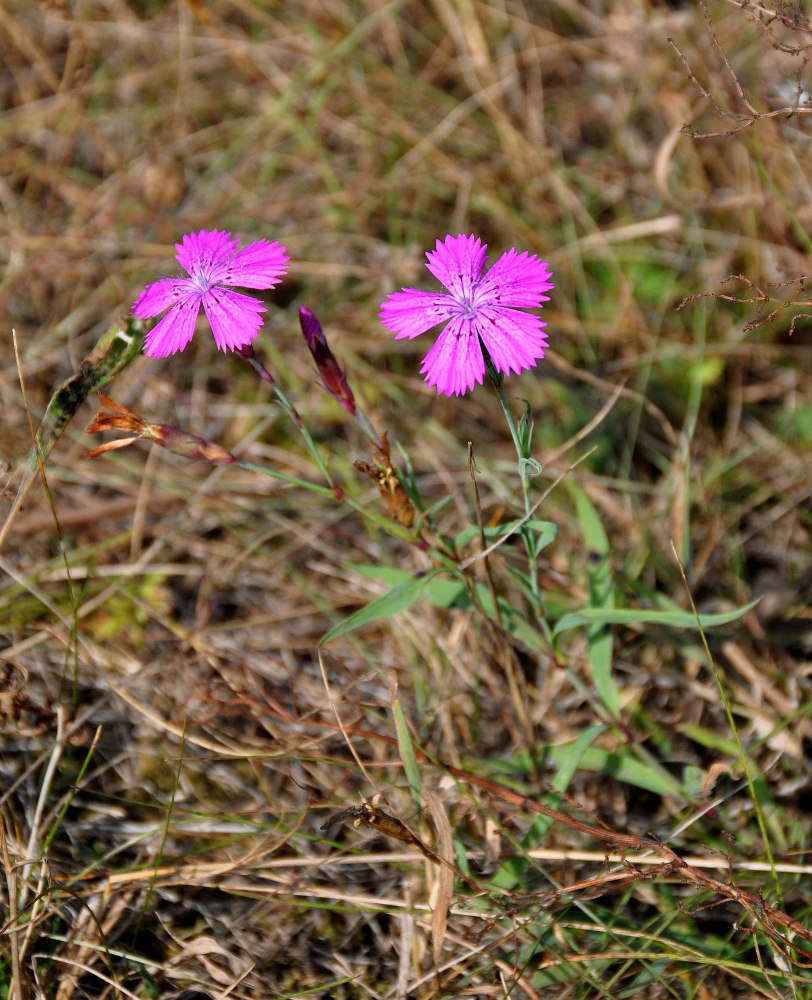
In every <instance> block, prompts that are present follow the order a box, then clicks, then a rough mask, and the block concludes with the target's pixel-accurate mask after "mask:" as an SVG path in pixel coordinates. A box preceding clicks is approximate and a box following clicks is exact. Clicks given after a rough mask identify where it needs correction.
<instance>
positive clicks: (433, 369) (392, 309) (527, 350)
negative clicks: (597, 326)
mask: <svg viewBox="0 0 812 1000" xmlns="http://www.w3.org/2000/svg"><path fill="white" fill-rule="evenodd" d="M487 249H488V248H487V246H484V245H483V244H482V241H481V240H479V239H477V238H475V237H474V236H464V235H459V236H446V238H445V240H444V241H443V242H440V240H437V248H436V250H434V251H429V252H428V253H427V254H426V257H427V258H428V263H427V264H426V267H427V268H428V269H429V271H431V273H432V274H433V275H434V277H435V278H437V280H438V281H439V282H441V284H443V285H444V286H445V288H447V289H448V292H423V291H420V290H419V289H417V288H404V289H402V290H401V291H399V292H394V293H393V294H392V295H390V296H389V297H388V298H387V299H386V301H385V302H384V303H383V305H382V306H381V310H380V313H379V317H380V320H381V323H383V325H384V326H385V327H386V329H387V330H391V331H392V332H393V333H394V334H395V339H396V340H399V339H401V338H402V337H408V338H409V339H411V338H412V337H417V336H419V335H420V334H421V333H425V332H426V331H427V330H430V329H431V328H432V327H433V326H436V325H437V324H438V323H445V324H446V325H445V326H444V327H443V329H442V331H441V332H440V336H439V337H438V338H437V340H436V341H435V343H434V346H433V347H432V349H431V350H430V351H429V353H428V354H427V355H426V356H425V358H424V359H423V364H422V365H421V368H420V371H421V372H422V373H423V374H424V375H425V376H426V382H428V384H429V385H436V386H437V392H438V393H444V394H445V395H446V396H461V395H462V394H463V393H465V392H467V391H468V390H469V389H472V388H473V387H474V384H475V383H477V384H479V385H481V384H482V378H483V376H484V374H485V358H484V355H483V353H482V348H483V346H484V348H485V350H486V351H487V352H488V354H489V355H490V358H491V360H492V361H493V364H494V367H495V368H496V369H497V371H500V372H503V373H504V374H505V375H509V374H510V372H512V371H515V372H520V371H521V370H522V369H523V368H533V367H534V366H535V364H536V361H538V359H539V358H543V357H544V348H545V346H546V344H547V334H546V333H545V332H544V327H545V326H546V325H547V324H546V323H543V322H542V321H541V320H540V319H539V318H538V316H535V315H533V313H525V312H520V311H519V310H521V309H538V308H539V307H540V306H541V304H542V302H547V301H548V300H549V296H548V295H544V294H543V293H544V292H547V291H549V290H550V289H551V288H552V287H553V283H552V282H551V281H550V280H549V279H550V278H551V277H552V271H551V270H550V268H549V266H548V265H547V264H546V263H544V262H543V261H540V260H539V259H538V257H535V256H533V255H532V254H530V253H528V252H527V251H525V252H524V253H517V252H516V250H515V249H511V250H508V251H507V253H503V254H502V256H501V257H500V258H499V260H497V261H496V263H495V264H494V265H493V267H492V268H491V269H490V270H489V271H488V272H487V274H485V275H483V273H482V269H483V267H484V266H485V261H486V260H487V255H486V250H487Z"/></svg>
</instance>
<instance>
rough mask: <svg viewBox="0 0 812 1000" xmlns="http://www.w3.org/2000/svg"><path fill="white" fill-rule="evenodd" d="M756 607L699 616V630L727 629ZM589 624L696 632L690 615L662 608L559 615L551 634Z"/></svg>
mask: <svg viewBox="0 0 812 1000" xmlns="http://www.w3.org/2000/svg"><path fill="white" fill-rule="evenodd" d="M757 604H758V599H756V600H755V601H750V602H749V603H748V604H744V605H742V607H740V608H734V609H733V610H732V611H720V612H717V613H715V614H707V615H699V624H700V625H701V626H702V628H714V627H716V626H718V625H728V624H729V623H730V622H734V621H736V619H737V618H741V616H742V615H744V614H746V613H747V612H748V611H750V610H751V609H752V608H754V607H755V606H756V605H757ZM592 622H601V623H605V624H610V625H664V626H666V627H668V628H696V626H697V619H696V616H695V615H694V614H693V612H692V611H664V610H663V609H662V608H612V609H607V608H581V610H580V611H571V612H569V614H566V615H563V616H562V617H561V618H559V620H558V621H557V622H556V625H555V628H554V629H553V634H554V635H557V634H558V633H559V632H564V631H566V630H567V629H569V628H577V627H578V626H580V625H587V624H590V623H592Z"/></svg>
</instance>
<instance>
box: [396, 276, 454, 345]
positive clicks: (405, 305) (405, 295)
mask: <svg viewBox="0 0 812 1000" xmlns="http://www.w3.org/2000/svg"><path fill="white" fill-rule="evenodd" d="M456 312H459V307H458V305H457V303H456V302H455V301H454V300H453V299H452V298H451V296H450V295H444V294H440V295H438V294H435V293H433V292H421V291H420V290H419V289H417V288H404V289H402V290H401V291H400V292H393V293H392V294H391V295H390V296H389V297H388V298H387V299H386V301H385V302H384V303H383V304H382V305H381V309H380V312H379V313H378V317H379V319H380V321H381V323H382V324H383V325H384V326H385V327H386V329H387V330H391V331H392V332H393V333H394V334H395V340H400V339H401V338H403V337H408V338H409V339H410V340H411V339H412V337H418V336H419V335H420V334H421V333H425V332H426V330H430V329H431V328H432V327H433V326H436V325H437V324H438V323H442V322H444V321H445V320H447V319H448V318H449V317H450V316H452V315H454V313H456Z"/></svg>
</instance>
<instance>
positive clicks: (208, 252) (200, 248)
mask: <svg viewBox="0 0 812 1000" xmlns="http://www.w3.org/2000/svg"><path fill="white" fill-rule="evenodd" d="M239 243H240V241H239V238H237V237H232V235H231V233H226V232H224V231H222V230H219V229H212V230H211V231H210V232H209V231H207V230H205V229H201V230H200V232H199V233H187V234H186V235H185V236H184V237H183V239H182V240H181V242H180V243H176V244H175V249H176V250H177V253H176V254H175V259H176V260H177V262H178V263H179V264H180V266H181V267H182V268H184V269H185V270H186V271H188V272H189V274H191V275H204V276H206V277H208V272H209V271H210V270H211V268H212V267H214V266H215V265H217V264H222V263H223V262H225V261H227V260H228V259H229V258H230V257H233V256H234V253H235V251H236V249H237V247H238V246H239Z"/></svg>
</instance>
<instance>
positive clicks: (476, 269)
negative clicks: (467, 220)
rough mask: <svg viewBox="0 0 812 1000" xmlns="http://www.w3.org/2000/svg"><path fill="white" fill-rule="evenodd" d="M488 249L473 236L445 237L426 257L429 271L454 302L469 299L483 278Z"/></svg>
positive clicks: (438, 241)
mask: <svg viewBox="0 0 812 1000" xmlns="http://www.w3.org/2000/svg"><path fill="white" fill-rule="evenodd" d="M487 252H488V247H487V245H483V243H482V241H481V240H480V239H478V238H477V237H475V236H463V235H460V236H446V238H445V240H444V241H443V242H442V243H441V242H440V240H437V249H436V250H434V251H433V252H431V251H430V252H429V253H427V254H426V257H427V259H428V263H427V264H426V267H428V269H429V271H431V273H432V274H433V275H434V277H435V278H436V279H437V280H438V281H439V282H440V283H441V284H443V285H445V287H446V288H447V289H448V290H449V291H450V292H451V294H452V295H453V296H454V297H455V298H457V299H462V298H465V297H466V296H468V294H469V291H470V289H471V287H472V285H475V284H476V283H477V282H478V281H479V279H480V278H481V276H482V268H483V267H484V266H485V261H486V259H487Z"/></svg>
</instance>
